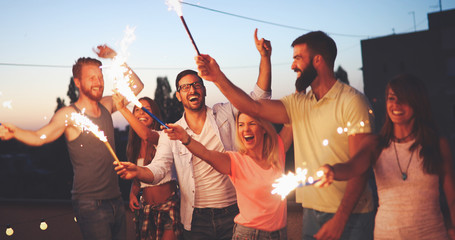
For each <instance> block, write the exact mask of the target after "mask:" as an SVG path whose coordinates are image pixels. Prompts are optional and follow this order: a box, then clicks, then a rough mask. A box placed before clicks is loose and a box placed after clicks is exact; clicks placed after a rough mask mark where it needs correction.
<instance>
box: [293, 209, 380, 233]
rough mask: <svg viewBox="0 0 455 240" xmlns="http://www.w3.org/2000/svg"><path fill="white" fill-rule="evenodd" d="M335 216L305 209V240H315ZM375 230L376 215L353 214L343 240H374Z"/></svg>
mask: <svg viewBox="0 0 455 240" xmlns="http://www.w3.org/2000/svg"><path fill="white" fill-rule="evenodd" d="M334 215H335V214H334V213H326V212H320V211H317V210H314V209H310V208H303V231H302V239H303V240H313V239H314V238H313V235H314V234H316V233H317V232H318V231H319V229H320V228H321V227H322V225H324V223H326V222H327V221H329V220H330V219H331V218H332V217H333V216H334ZM373 229H374V213H373V212H369V213H353V214H351V215H350V216H349V219H348V222H347V223H346V226H345V227H344V231H343V233H342V234H341V238H340V239H341V240H347V239H350V240H353V239H358V240H372V239H373Z"/></svg>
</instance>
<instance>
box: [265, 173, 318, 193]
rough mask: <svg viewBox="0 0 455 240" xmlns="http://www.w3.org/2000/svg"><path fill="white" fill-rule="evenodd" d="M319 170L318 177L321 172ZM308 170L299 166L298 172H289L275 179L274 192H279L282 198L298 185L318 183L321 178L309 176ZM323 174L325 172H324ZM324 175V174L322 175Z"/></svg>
mask: <svg viewBox="0 0 455 240" xmlns="http://www.w3.org/2000/svg"><path fill="white" fill-rule="evenodd" d="M319 172H320V171H318V173H317V174H318V177H319V175H320V174H321V173H319ZM307 174H308V170H307V169H306V168H305V169H303V170H302V169H301V168H297V170H296V173H295V174H294V173H291V172H289V173H288V174H287V175H285V174H283V175H282V176H281V177H280V178H278V179H276V180H275V183H273V184H272V187H274V189H273V190H272V194H278V195H280V196H281V199H282V200H283V199H285V198H286V196H287V195H288V194H289V193H290V192H292V191H293V190H294V189H296V188H298V187H303V186H308V185H312V184H314V183H316V182H317V181H319V180H314V178H313V177H308V178H307ZM322 174H323V173H322ZM321 176H322V175H321Z"/></svg>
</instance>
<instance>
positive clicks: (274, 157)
mask: <svg viewBox="0 0 455 240" xmlns="http://www.w3.org/2000/svg"><path fill="white" fill-rule="evenodd" d="M240 114H245V113H241V112H239V113H238V114H237V118H236V120H235V125H236V134H235V140H236V141H235V144H236V146H237V149H238V151H239V152H240V153H242V154H246V153H247V149H246V147H245V145H244V144H243V142H242V139H241V138H242V137H241V136H240V134H239V131H238V129H239V117H240ZM245 115H247V114H245ZM248 116H250V115H248ZM250 117H251V116H250ZM251 118H253V119H254V121H255V122H256V123H257V124H258V125H259V126H260V127H262V128H263V129H264V130H265V134H264V141H263V145H262V156H263V157H264V156H266V157H267V159H266V160H267V163H269V164H271V165H272V167H274V168H275V169H278V170H280V171H281V170H282V167H281V165H280V160H279V156H280V154H279V148H278V134H277V133H276V130H275V128H274V127H273V125H272V124H271V123H270V122H268V121H266V120H264V119H261V118H255V117H251Z"/></svg>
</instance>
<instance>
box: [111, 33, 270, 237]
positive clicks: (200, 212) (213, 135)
mask: <svg viewBox="0 0 455 240" xmlns="http://www.w3.org/2000/svg"><path fill="white" fill-rule="evenodd" d="M254 39H255V44H256V48H257V49H258V51H259V53H260V55H261V62H260V71H259V76H258V80H257V83H256V86H255V88H254V90H253V92H252V93H251V97H252V98H253V99H270V84H271V82H270V81H271V62H270V56H271V54H272V47H271V45H270V42H269V41H267V40H265V39H263V38H262V39H258V37H257V29H256V31H255V33H254ZM175 86H176V88H177V93H176V96H177V98H178V100H179V101H180V102H182V104H183V108H184V109H185V111H184V114H183V116H182V118H181V119H180V120H178V121H177V122H176V124H178V125H180V126H182V127H183V128H184V129H185V130H186V131H187V132H188V134H189V135H190V136H191V137H192V138H193V139H196V140H197V141H199V142H200V143H202V144H203V145H204V146H205V147H206V148H207V149H210V150H215V151H219V152H224V151H234V150H236V147H235V145H234V142H235V136H236V134H235V131H236V124H235V117H236V115H237V112H238V111H237V109H235V108H234V107H233V106H232V104H230V103H218V104H215V105H214V106H213V108H209V107H207V106H206V105H205V96H206V89H205V86H204V82H203V81H202V79H201V78H200V77H199V76H198V74H197V72H196V71H193V70H184V71H182V72H180V73H179V74H178V75H177V78H176V81H175ZM248 97H249V96H248ZM188 144H189V142H184V143H182V142H180V141H175V140H173V141H171V140H169V138H168V137H167V136H162V137H160V139H159V142H158V146H157V149H156V155H155V157H154V159H153V160H152V162H151V163H150V164H149V165H148V166H146V167H137V166H136V165H134V164H132V163H123V162H122V166H118V167H116V168H115V169H116V170H117V171H118V174H119V175H120V176H121V177H122V178H126V179H131V178H135V177H137V178H138V179H139V180H141V181H144V182H150V183H152V184H156V183H158V182H159V181H160V180H161V179H162V178H163V177H164V175H165V173H166V172H167V171H170V169H171V166H172V164H173V163H174V164H175V169H176V171H177V177H178V182H179V187H180V197H181V201H180V206H181V209H180V213H181V220H182V223H183V227H184V233H183V237H184V239H185V240H186V239H194V240H215V239H225V240H229V239H231V238H232V233H233V226H234V217H235V216H236V215H237V214H238V213H239V210H238V207H237V203H236V202H237V198H236V194H235V189H234V186H233V185H232V183H231V181H230V180H229V177H228V176H227V175H224V174H221V173H219V172H218V171H217V170H215V169H214V168H213V167H212V166H211V165H209V164H208V163H206V162H204V161H203V160H201V159H200V158H198V157H196V156H195V155H193V154H192V153H191V152H190V151H189V150H188V149H187V148H186V147H185V145H188Z"/></svg>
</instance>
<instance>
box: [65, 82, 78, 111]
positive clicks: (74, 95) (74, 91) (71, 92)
mask: <svg viewBox="0 0 455 240" xmlns="http://www.w3.org/2000/svg"><path fill="white" fill-rule="evenodd" d="M66 95H67V96H68V97H69V98H70V104H73V103H75V102H76V101H77V99H78V98H79V89H78V88H77V87H76V85H75V84H74V78H73V77H71V79H70V84H69V85H68V91H67V92H66Z"/></svg>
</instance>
